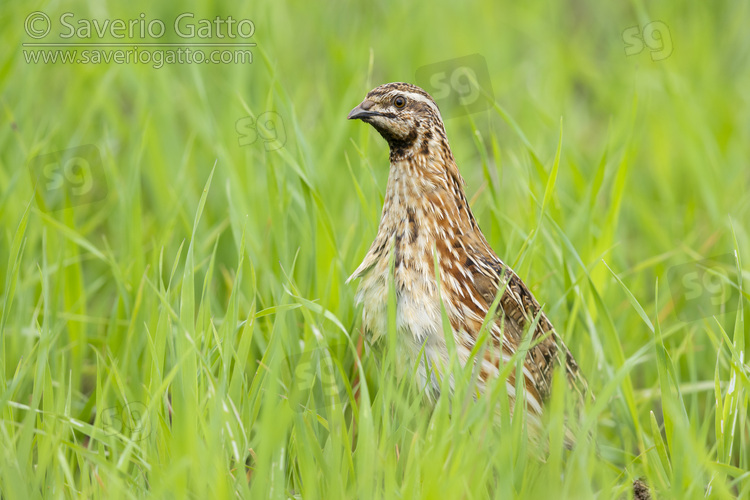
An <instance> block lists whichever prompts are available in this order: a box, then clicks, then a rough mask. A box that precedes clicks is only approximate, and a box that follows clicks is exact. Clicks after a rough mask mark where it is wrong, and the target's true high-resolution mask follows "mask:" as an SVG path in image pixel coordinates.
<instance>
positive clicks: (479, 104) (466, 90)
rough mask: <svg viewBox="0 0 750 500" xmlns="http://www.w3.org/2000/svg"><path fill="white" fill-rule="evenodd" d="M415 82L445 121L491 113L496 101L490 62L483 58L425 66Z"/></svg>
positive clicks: (466, 58) (479, 56) (465, 58)
mask: <svg viewBox="0 0 750 500" xmlns="http://www.w3.org/2000/svg"><path fill="white" fill-rule="evenodd" d="M415 79H416V81H417V85H419V86H420V87H422V88H423V89H425V90H426V91H427V92H428V93H429V94H430V95H431V96H432V97H433V98H434V99H435V102H437V104H438V106H439V107H440V111H441V114H442V115H443V117H444V118H452V117H454V116H461V115H467V114H471V113H476V112H479V111H484V110H487V109H489V108H490V107H491V106H492V102H493V101H494V100H495V96H494V93H493V92H492V83H491V80H490V72H489V69H488V68H487V61H485V59H484V57H482V56H481V55H479V54H472V55H470V56H465V57H459V58H457V59H450V60H448V61H442V62H439V63H435V64H430V65H428V66H422V67H421V68H419V69H417V73H416V78H415Z"/></svg>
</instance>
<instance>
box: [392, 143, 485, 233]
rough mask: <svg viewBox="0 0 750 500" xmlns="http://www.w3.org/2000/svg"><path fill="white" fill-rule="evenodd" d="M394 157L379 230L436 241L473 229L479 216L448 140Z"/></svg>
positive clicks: (428, 144)
mask: <svg viewBox="0 0 750 500" xmlns="http://www.w3.org/2000/svg"><path fill="white" fill-rule="evenodd" d="M430 142H432V143H431V144H430V143H429V142H428V143H427V144H426V145H425V146H424V147H423V148H422V149H421V150H418V151H414V152H412V154H409V155H407V156H406V157H404V158H401V159H392V160H391V167H390V172H389V175H388V186H387V188H386V194H385V200H384V203H383V215H382V218H381V221H380V227H379V228H378V236H379V237H382V238H384V239H390V238H392V237H395V238H396V240H397V243H399V242H401V240H402V239H403V238H404V237H405V238H406V241H407V242H416V241H417V238H418V236H420V235H421V236H423V237H424V238H419V241H420V242H421V243H423V244H428V245H430V246H431V245H432V244H433V243H434V241H435V240H436V239H441V238H442V239H451V238H454V237H457V236H461V235H463V234H466V233H469V232H473V231H474V230H476V228H477V224H476V221H475V219H474V216H473V214H472V212H471V208H470V207H469V203H468V202H467V200H466V195H465V194H464V186H463V185H464V181H463V179H462V178H461V175H460V174H459V172H458V168H457V167H456V164H455V162H454V160H453V156H452V155H451V154H450V148H449V147H448V146H447V141H445V142H442V141H439V140H438V141H434V140H433V141H430Z"/></svg>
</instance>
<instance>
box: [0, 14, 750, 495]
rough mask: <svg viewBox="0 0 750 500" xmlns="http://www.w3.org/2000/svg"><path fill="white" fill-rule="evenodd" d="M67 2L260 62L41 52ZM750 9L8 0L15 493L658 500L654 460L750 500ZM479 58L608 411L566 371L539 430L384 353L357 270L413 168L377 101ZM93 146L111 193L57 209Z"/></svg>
mask: <svg viewBox="0 0 750 500" xmlns="http://www.w3.org/2000/svg"><path fill="white" fill-rule="evenodd" d="M36 10H39V11H43V12H45V13H47V14H49V15H50V17H51V18H53V19H57V18H59V16H60V15H61V14H62V13H63V12H66V11H70V12H73V13H74V14H75V20H78V19H82V18H89V19H90V18H97V19H100V20H103V19H115V18H121V19H126V20H127V19H136V18H138V16H139V15H140V13H141V12H144V13H145V14H146V17H147V19H163V20H164V21H165V23H166V24H169V23H170V22H171V21H172V20H174V18H175V17H176V16H177V15H179V14H180V13H181V12H194V13H195V18H196V19H199V18H210V19H212V18H214V17H216V16H217V15H219V16H224V17H225V16H227V15H232V16H233V17H234V18H235V19H241V18H250V19H252V20H253V21H254V23H255V26H256V33H255V35H254V37H253V41H255V42H257V44H258V46H257V47H256V48H254V49H253V55H254V60H253V63H252V64H249V65H239V64H228V65H195V64H193V65H189V64H182V65H179V64H175V65H166V66H164V67H163V68H161V69H155V68H153V67H151V66H150V65H143V64H129V65H127V64H101V65H92V64H88V65H69V64H68V65H65V64H61V63H58V64H46V65H45V64H30V63H26V62H25V60H24V57H23V53H22V49H23V48H22V46H21V44H22V43H27V42H30V41H33V40H31V39H30V38H29V37H28V36H27V35H26V34H25V33H24V19H25V18H26V17H27V15H28V14H29V13H30V12H32V11H36ZM748 14H749V12H748V8H747V6H746V5H735V4H731V3H728V2H720V3H718V4H716V3H714V4H711V5H709V4H694V5H682V6H677V5H675V6H668V5H659V6H651V5H648V6H646V5H643V4H641V3H640V2H634V3H633V4H632V5H621V6H615V5H609V4H606V3H597V2H578V3H572V4H564V3H548V4H540V5H535V6H528V5H524V4H516V3H512V2H505V3H504V5H496V3H495V2H471V3H470V4H466V5H464V4H459V3H449V2H444V3H441V2H438V3H434V2H433V3H430V4H429V5H427V4H422V5H403V4H400V3H395V2H386V3H381V4H367V5H361V6H357V7H355V6H353V5H348V4H341V5H334V4H326V5H323V4H314V3H305V2H287V3H284V2H264V3H261V4H242V5H239V4H229V3H226V2H211V3H210V4H205V5H204V4H199V3H189V4H185V6H184V7H180V8H179V10H178V9H177V8H175V7H166V6H164V5H156V4H153V3H145V2H135V3H131V4H128V5H124V4H123V5H118V6H114V5H102V4H99V3H95V2H76V3H74V4H73V5H71V6H65V7H62V6H61V5H60V4H56V3H44V2H32V4H27V3H21V2H10V3H7V2H6V4H4V5H3V6H2V16H1V20H0V23H1V26H2V30H1V31H0V33H2V34H0V37H1V39H2V41H3V45H4V47H5V48H6V49H7V50H5V51H4V52H3V53H2V55H0V82H1V83H0V88H1V89H2V93H1V97H0V105H1V106H2V117H3V118H2V126H0V216H1V217H2V222H3V231H2V235H0V261H1V262H4V263H6V265H5V266H4V267H0V286H2V292H1V295H0V307H1V308H2V309H1V310H2V317H1V318H0V496H1V497H2V498H8V499H11V498H39V497H45V498H46V497H54V498H77V497H85V498H101V497H126V498H129V497H145V496H154V497H173V498H184V497H193V498H224V497H227V498H228V497H236V496H240V497H257V498H265V497H272V498H284V497H300V498H352V497H355V498H370V497H381V498H485V497H493V498H509V497H519V498H543V497H545V496H548V497H554V498H557V497H569V498H591V497H597V498H616V497H622V498H626V497H627V495H629V494H630V493H629V492H630V483H631V482H632V480H633V479H634V478H637V477H642V478H644V479H645V481H646V482H648V484H649V485H650V486H651V488H652V490H653V491H654V492H655V493H656V494H657V495H659V496H662V497H666V498H682V497H685V498H688V497H690V498H694V497H702V496H708V497H710V498H745V497H748V496H750V475H749V474H748V470H750V443H749V442H748V441H749V439H750V435H749V434H748V431H749V429H750V427H749V426H748V419H747V409H748V390H749V389H750V378H749V376H750V372H749V370H748V366H747V363H746V358H747V356H746V355H745V345H746V342H747V336H748V330H749V327H748V325H747V324H746V322H745V319H744V312H745V311H746V308H747V307H748V292H747V291H746V290H745V288H744V284H743V279H744V283H746V282H747V279H748V277H749V274H748V265H747V262H749V261H750V253H749V252H750V250H749V249H750V232H749V231H748V221H750V196H749V195H748V192H749V190H748V187H749V186H750V169H748V158H749V157H750V151H749V150H748V143H747V139H748V137H750V121H748V116H750V101H749V100H748V93H747V89H748V88H750V70H748V68H750V64H748V55H749V54H750V49H749V45H748V39H747V37H746V36H745V35H744V33H745V26H746V24H747V23H746V20H747V19H748ZM652 21H661V22H663V23H664V24H665V25H666V26H667V27H668V32H666V33H662V35H663V36H668V37H669V39H670V40H671V42H672V44H673V47H674V50H673V52H672V53H671V55H670V56H669V57H668V58H666V59H663V60H653V59H652V57H651V54H652V52H651V50H650V49H649V48H648V47H647V48H645V49H644V50H643V51H642V52H641V53H640V54H634V55H630V56H626V54H625V49H626V43H625V41H624V36H623V32H624V31H625V30H627V29H629V28H631V27H634V26H635V27H638V28H639V30H641V29H643V27H644V26H646V25H647V24H648V23H650V22H652ZM50 41H60V40H59V39H54V40H52V39H50ZM167 41H179V40H171V39H170V40H167ZM211 41H217V40H216V39H213V40H211ZM472 53H479V54H481V55H482V56H483V57H484V58H485V60H486V61H487V65H488V68H489V71H490V75H491V80H492V81H491V86H492V90H493V93H494V100H495V106H493V107H492V108H491V109H488V110H486V111H482V112H479V113H476V114H471V115H468V116H463V117H457V118H452V119H450V120H446V128H447V132H448V136H449V138H450V141H451V145H452V148H453V152H454V154H455V156H456V159H457V162H458V164H459V167H460V169H461V171H462V174H463V176H464V177H465V178H466V181H467V196H468V197H469V198H470V201H471V203H472V206H473V209H474V211H475V214H476V215H477V218H478V220H479V223H480V225H481V227H482V228H483V230H484V232H485V234H486V235H487V237H488V239H489V241H490V243H491V245H492V246H493V247H494V249H495V250H496V251H497V253H498V255H500V256H501V257H502V258H503V259H504V261H505V262H507V263H510V264H512V265H514V267H515V269H516V271H517V272H518V273H519V275H520V276H521V277H522V278H523V279H524V280H525V281H526V282H527V284H529V285H530V287H531V288H532V290H533V291H534V293H535V295H536V296H537V298H538V299H539V301H540V302H541V303H543V304H544V309H545V311H546V312H547V313H548V315H549V316H550V318H551V319H552V321H553V323H554V324H555V325H556V326H557V329H558V330H559V331H560V332H561V334H562V336H563V338H564V339H565V341H566V343H567V345H568V347H569V348H570V349H571V351H572V352H573V353H574V355H575V356H576V358H577V360H578V361H579V364H580V365H581V369H582V371H583V373H584V374H585V375H586V376H587V378H588V380H589V385H590V387H591V389H592V392H593V393H594V394H595V395H596V400H595V401H589V402H588V403H586V404H585V405H584V407H583V408H580V409H576V408H575V407H574V404H573V397H572V395H570V394H568V392H567V389H566V384H565V383H564V379H563V377H560V376H557V377H556V379H555V381H554V385H555V391H554V396H553V398H552V400H551V401H550V402H549V404H548V408H549V411H548V415H547V416H546V424H545V433H546V435H545V437H544V439H542V440H541V441H542V442H541V443H535V442H533V441H530V440H529V439H528V433H527V430H526V429H525V423H524V420H523V418H522V415H521V414H520V413H518V414H517V415H516V416H515V418H512V419H511V418H510V415H509V410H508V407H507V399H506V398H505V394H504V393H503V391H504V387H505V386H504V384H502V383H498V384H494V385H493V388H492V390H491V391H489V392H488V394H487V395H485V396H484V397H481V398H475V397H474V396H475V394H474V389H473V380H474V379H473V377H474V374H472V372H471V368H470V367H469V368H468V369H462V368H461V367H457V366H452V367H449V369H450V370H452V372H451V373H452V376H453V377H454V379H455V380H456V381H457V383H456V387H457V389H456V393H455V394H454V395H453V396H452V397H443V398H440V399H438V400H437V401H435V402H432V401H430V400H429V398H428V397H426V396H425V395H423V394H422V393H421V392H420V390H419V387H416V386H415V384H413V383H412V379H413V370H414V366H412V365H410V364H409V363H407V362H406V361H405V360H403V359H402V358H400V357H399V356H398V354H397V349H396V347H397V339H396V338H395V335H393V332H391V334H389V335H386V336H385V337H384V338H382V339H381V340H380V341H378V342H377V343H376V344H374V345H370V343H369V342H367V341H363V339H362V334H361V332H360V328H359V316H360V311H359V310H358V309H357V308H355V307H354V304H353V297H354V288H355V285H346V284H345V283H344V281H345V280H346V278H347V277H348V276H349V274H350V273H351V272H352V271H353V270H354V269H355V268H356V266H357V265H358V263H359V262H360V260H361V258H362V256H363V255H364V253H365V251H366V250H367V247H368V245H369V243H370V241H372V239H373V236H374V234H375V231H376V228H377V223H378V220H379V216H380V210H381V207H382V200H383V192H384V188H385V180H386V175H387V147H386V145H385V144H384V143H383V141H382V140H381V139H380V138H379V137H378V136H377V134H376V133H375V132H374V131H373V130H371V129H370V128H369V127H367V126H366V125H363V124H360V123H352V122H347V121H346V120H345V117H346V114H347V112H348V111H349V109H351V108H352V107H353V106H354V105H356V104H357V103H358V102H359V101H360V100H361V99H362V97H363V96H364V94H365V93H366V92H367V91H368V90H369V89H370V88H372V87H374V86H375V85H377V84H380V83H385V82H388V81H413V80H414V75H415V71H416V69H417V68H419V67H421V66H424V65H427V64H432V63H436V62H440V61H443V60H446V59H451V58H454V57H459V56H464V55H467V54H472ZM268 112H270V114H266V115H264V113H268ZM263 116H265V118H266V120H265V122H264V120H263V119H261V120H260V121H261V122H264V125H263V126H265V127H267V129H262V130H261V132H262V133H261V134H260V137H259V138H258V139H257V140H256V141H255V142H253V143H250V144H246V145H240V144H241V143H242V142H241V141H243V135H242V134H243V133H246V132H247V128H245V126H246V125H247V124H248V123H255V120H257V119H258V118H259V117H260V118H262V117H263ZM248 118H249V121H248ZM267 119H271V121H270V122H268V121H267ZM238 120H241V121H240V123H239V124H238ZM264 138H276V139H277V140H276V141H273V140H269V141H266V140H264ZM282 139H283V140H282ZM245 142H248V141H245ZM83 145H94V146H95V147H96V149H97V150H98V152H99V154H100V155H101V159H102V164H101V171H97V174H96V175H95V176H94V178H93V181H94V183H95V187H96V189H97V190H98V192H99V193H100V194H102V196H100V197H98V198H97V199H96V201H95V202H94V203H90V204H79V203H77V202H76V200H75V199H67V200H65V199H63V200H62V201H59V200H58V201H59V203H61V204H62V205H59V206H61V207H67V208H64V209H62V210H52V208H55V207H54V206H49V202H50V200H49V199H48V198H45V196H47V195H49V193H46V194H45V193H41V194H35V187H36V188H39V185H38V184H36V185H35V182H36V179H37V177H35V176H34V175H35V172H36V173H38V167H37V166H35V165H36V164H35V163H34V162H35V160H34V158H37V157H38V156H39V155H44V154H48V153H51V152H57V151H67V150H70V149H71V148H77V147H80V146H83ZM279 146H281V147H279ZM35 169H37V170H35ZM42 191H43V189H42ZM66 204H67V205H66ZM717 255H724V256H729V261H730V262H731V263H732V266H733V268H734V269H735V271H734V272H731V268H732V267H731V266H730V268H729V269H730V272H729V274H728V276H730V281H731V282H724V284H723V285H722V286H721V287H719V289H720V290H721V291H723V292H724V293H725V294H729V295H730V296H731V297H732V300H731V301H730V302H727V301H719V302H721V304H722V307H723V309H722V307H719V306H715V305H714V306H712V307H711V308H710V309H709V310H708V312H707V313H704V314H702V315H698V316H697V317H696V316H695V314H694V304H695V302H694V301H691V300H689V298H686V297H685V296H683V295H682V294H681V292H680V291H681V288H680V287H679V286H677V285H675V282H674V279H673V280H671V281H670V279H669V278H670V273H672V276H676V277H677V279H679V278H680V277H682V276H683V275H682V274H680V273H681V271H680V269H682V268H679V267H676V266H680V265H682V264H684V263H690V262H694V261H696V260H700V259H703V258H704V257H712V256H717ZM725 260H726V259H725ZM689 265H690V266H692V265H693V264H689ZM691 269H692V268H691ZM675 270H677V271H675ZM674 273H677V274H674ZM700 276H703V277H705V275H703V274H701V275H700ZM706 283H708V284H710V285H712V286H711V287H709V286H708V285H707V284H706ZM716 283H717V282H716V280H714V279H713V278H709V281H706V282H703V287H704V288H703V292H704V294H708V295H709V297H708V299H709V300H710V299H712V298H716V297H717V293H719V292H715V290H716V289H717V288H716V287H715V286H713V285H716ZM712 290H713V292H712ZM719 298H722V296H719ZM709 305H710V304H709ZM391 313H392V311H391ZM513 369H515V367H514V366H510V367H506V373H510V370H513ZM558 375H559V374H558ZM444 382H445V381H444ZM498 408H500V409H501V411H500V412H499V413H498V412H497V411H496V410H497V409H498ZM566 422H567V424H566ZM566 425H570V426H572V427H574V428H575V429H576V430H575V432H576V433H577V435H578V444H577V445H576V447H575V448H573V449H572V450H569V451H568V450H565V449H564V447H563V445H562V443H563V436H564V433H565V429H566ZM540 456H541V457H544V458H543V459H542V458H540Z"/></svg>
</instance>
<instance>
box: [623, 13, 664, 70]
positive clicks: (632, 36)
mask: <svg viewBox="0 0 750 500" xmlns="http://www.w3.org/2000/svg"><path fill="white" fill-rule="evenodd" d="M622 41H623V42H625V55H626V56H634V55H636V54H640V53H641V52H643V47H644V44H645V46H646V47H648V50H649V51H651V60H652V61H661V60H662V59H666V58H667V57H669V56H671V55H672V36H671V35H670V33H669V28H668V27H667V25H666V24H664V23H663V22H661V21H653V22H651V23H648V24H647V25H645V26H644V27H643V34H641V30H640V28H639V27H638V26H631V27H630V28H627V29H626V30H625V31H623V32H622Z"/></svg>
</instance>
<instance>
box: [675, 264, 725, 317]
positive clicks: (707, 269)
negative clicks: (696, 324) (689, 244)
mask: <svg viewBox="0 0 750 500" xmlns="http://www.w3.org/2000/svg"><path fill="white" fill-rule="evenodd" d="M668 278H669V285H670V290H671V292H672V300H673V301H674V303H675V309H676V310H677V316H678V317H679V318H680V319H681V320H683V321H694V320H697V319H700V318H706V317H710V316H714V315H721V314H726V313H731V312H734V311H736V310H737V306H738V303H737V301H738V299H739V286H738V282H739V281H738V278H739V276H738V275H737V267H736V263H735V259H734V254H731V253H729V254H724V255H719V256H717V257H712V258H709V259H704V260H699V261H695V262H689V263H687V264H682V265H679V266H675V267H673V268H671V269H670V270H669V272H668Z"/></svg>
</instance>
